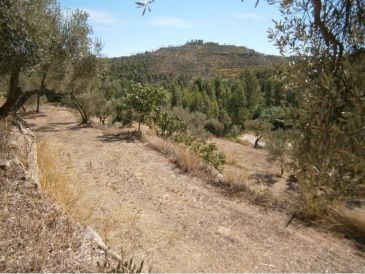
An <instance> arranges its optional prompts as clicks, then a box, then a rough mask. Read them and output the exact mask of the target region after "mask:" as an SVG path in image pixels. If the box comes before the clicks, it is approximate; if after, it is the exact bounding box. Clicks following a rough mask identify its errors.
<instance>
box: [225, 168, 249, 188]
mask: <svg viewBox="0 0 365 274" xmlns="http://www.w3.org/2000/svg"><path fill="white" fill-rule="evenodd" d="M224 180H225V182H226V184H227V185H228V187H229V188H230V190H231V191H233V192H239V191H244V190H247V185H246V183H245V182H246V180H247V175H246V174H245V173H244V172H243V171H241V170H237V169H235V168H231V167H226V169H225V170H224Z"/></svg>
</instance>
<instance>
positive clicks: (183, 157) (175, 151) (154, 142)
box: [147, 137, 205, 177]
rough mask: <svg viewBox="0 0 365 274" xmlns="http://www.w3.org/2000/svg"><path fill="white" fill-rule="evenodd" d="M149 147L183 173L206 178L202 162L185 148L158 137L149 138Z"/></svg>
mask: <svg viewBox="0 0 365 274" xmlns="http://www.w3.org/2000/svg"><path fill="white" fill-rule="evenodd" d="M147 146H148V147H149V148H152V149H154V150H156V151H158V152H160V153H161V154H163V155H165V156H166V157H167V158H168V159H169V160H170V161H171V162H172V163H174V164H175V165H176V166H177V167H178V168H180V169H181V170H182V171H184V172H187V173H190V174H192V175H194V176H197V177H205V173H204V172H205V171H204V170H203V169H202V161H201V160H200V159H199V157H198V156H196V155H195V154H193V153H192V152H190V151H188V150H187V149H186V148H184V147H183V146H181V145H177V144H173V143H170V142H168V141H166V140H164V139H161V138H158V137H150V138H148V142H147Z"/></svg>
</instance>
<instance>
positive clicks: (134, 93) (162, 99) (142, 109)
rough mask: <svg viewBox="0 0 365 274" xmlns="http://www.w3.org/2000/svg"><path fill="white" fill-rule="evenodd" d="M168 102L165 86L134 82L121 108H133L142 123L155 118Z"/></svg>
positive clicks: (137, 118) (136, 117)
mask: <svg viewBox="0 0 365 274" xmlns="http://www.w3.org/2000/svg"><path fill="white" fill-rule="evenodd" d="M165 103H166V92H165V90H164V89H163V88H160V87H155V86H148V85H142V84H139V83H137V84H132V85H131V88H130V89H129V90H127V91H126V95H125V98H124V99H123V103H122V106H121V107H120V110H132V111H133V112H134V114H135V119H136V120H137V121H138V123H139V126H138V129H139V130H140V125H141V123H143V122H146V121H147V119H148V118H149V119H152V118H154V117H153V116H154V115H156V114H157V113H158V112H159V111H160V109H161V107H162V106H163V105H164V104H165Z"/></svg>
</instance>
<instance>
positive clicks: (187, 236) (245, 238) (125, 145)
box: [28, 106, 365, 272]
mask: <svg viewBox="0 0 365 274" xmlns="http://www.w3.org/2000/svg"><path fill="white" fill-rule="evenodd" d="M43 110H44V111H45V113H44V115H39V116H38V117H36V118H33V119H28V122H29V123H30V124H31V126H32V128H33V130H34V131H36V132H37V134H38V135H41V136H44V137H45V138H46V139H47V140H48V141H49V142H52V143H53V144H54V145H57V146H59V148H60V149H61V150H62V159H63V165H64V166H65V167H66V168H68V169H70V170H71V171H72V172H73V174H74V187H75V188H76V189H78V191H79V192H80V193H81V195H80V199H79V200H78V201H77V202H76V204H75V209H76V208H82V209H83V210H85V212H90V214H89V220H88V223H89V224H90V225H91V226H92V227H94V228H96V229H97V230H98V232H99V233H100V234H101V236H103V237H104V238H106V241H107V242H108V243H109V244H110V245H111V246H112V248H113V249H114V250H119V249H120V248H121V247H124V249H125V250H126V252H127V253H129V254H131V253H134V254H135V256H136V257H138V258H145V259H146V260H147V261H148V262H149V263H151V264H152V265H153V270H154V271H158V272H159V271H163V272H172V271H173V272H176V271H178V272H187V271H189V272H199V271H205V272H207V271H209V272H227V271H229V272H237V271H240V272H245V271H249V272H257V271H259V272H266V271H268V272H277V271H280V272H286V271H302V272H307V271H310V272H322V271H323V272H324V271H330V272H352V271H356V272H364V271H365V254H364V251H360V250H358V249H356V248H355V247H354V246H353V245H354V244H353V243H352V242H350V241H347V240H345V239H338V238H336V237H334V236H333V235H327V234H323V233H320V232H318V231H316V230H315V229H313V228H308V227H304V226H299V225H292V226H289V227H288V228H284V226H285V223H286V222H287V216H284V215H283V214H281V213H278V212H265V211H264V210H263V209H262V208H260V207H257V206H254V205H251V204H249V203H246V202H245V201H242V200H238V199H232V198H229V197H225V196H223V195H222V194H220V193H219V192H218V191H217V190H216V189H215V188H214V187H212V186H209V185H207V184H206V183H204V182H202V181H200V180H199V179H197V178H191V177H189V176H188V175H186V174H182V173H181V172H179V170H177V169H176V168H175V167H174V166H173V165H172V164H170V163H169V162H168V160H166V159H165V158H164V157H162V156H161V155H160V154H158V153H157V152H155V151H153V150H151V149H149V148H147V147H146V146H145V145H144V144H143V143H140V142H138V141H133V140H128V139H127V140H126V139H123V138H118V137H116V136H113V135H108V134H107V132H105V130H101V129H95V128H80V127H78V126H77V123H76V119H75V117H74V115H73V114H72V113H70V112H69V111H66V110H61V109H57V108H55V107H52V106H45V107H43Z"/></svg>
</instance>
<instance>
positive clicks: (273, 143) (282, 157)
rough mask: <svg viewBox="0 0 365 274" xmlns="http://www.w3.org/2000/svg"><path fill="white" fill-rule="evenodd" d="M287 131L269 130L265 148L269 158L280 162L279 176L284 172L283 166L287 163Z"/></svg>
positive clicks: (288, 147) (288, 146)
mask: <svg viewBox="0 0 365 274" xmlns="http://www.w3.org/2000/svg"><path fill="white" fill-rule="evenodd" d="M288 135H289V133H288V132H287V131H285V130H283V129H277V130H274V131H271V132H270V133H269V134H268V142H267V143H266V149H267V150H268V152H269V160H271V161H278V162H279V163H280V170H281V173H280V176H282V175H283V174H284V167H285V165H286V164H287V157H288V155H289V149H290V145H289V144H288V139H289V136H288Z"/></svg>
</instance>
